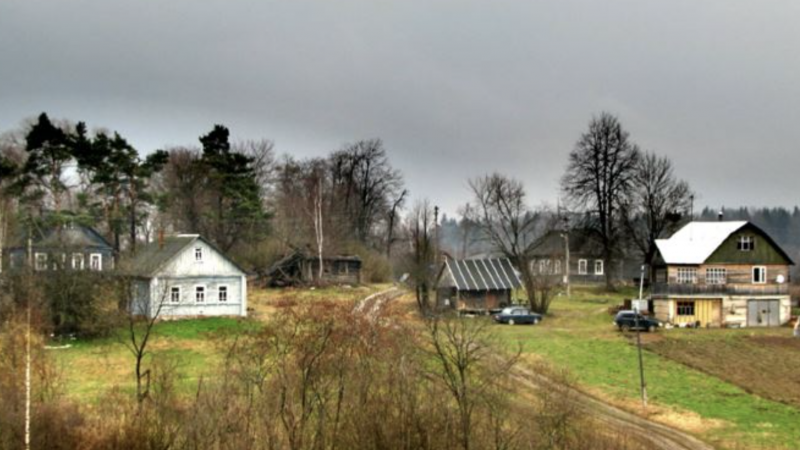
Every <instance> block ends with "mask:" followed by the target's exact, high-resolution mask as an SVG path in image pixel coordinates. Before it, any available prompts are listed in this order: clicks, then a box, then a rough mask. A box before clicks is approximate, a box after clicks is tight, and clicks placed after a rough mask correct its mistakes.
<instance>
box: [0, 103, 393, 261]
mask: <svg viewBox="0 0 800 450" xmlns="http://www.w3.org/2000/svg"><path fill="white" fill-rule="evenodd" d="M407 195H408V191H407V190H406V189H405V186H404V182H403V178H402V175H401V174H400V173H399V171H397V170H396V169H395V168H393V167H392V165H391V163H390V161H389V157H388V154H387V150H386V148H385V146H384V144H383V142H382V141H381V140H380V139H368V140H361V141H357V142H354V143H352V144H346V145H344V146H342V147H341V148H340V149H337V150H334V151H332V152H330V154H329V155H328V156H326V157H319V158H309V159H302V160H301V159H297V158H294V157H292V156H291V155H283V156H279V155H277V154H276V151H275V149H274V145H273V143H272V142H271V141H270V140H268V139H261V140H250V141H234V140H232V139H231V133H230V130H229V129H228V128H227V127H225V126H223V125H215V126H214V127H213V128H212V129H211V130H210V131H209V132H208V133H206V134H203V135H201V136H199V137H198V145H193V146H192V145H190V146H180V147H171V148H165V149H158V150H154V151H152V152H150V153H149V154H147V155H146V156H145V155H144V154H143V153H142V152H140V151H138V150H137V149H136V148H134V147H133V145H131V144H130V142H129V141H128V140H126V139H125V138H124V137H123V136H121V135H120V134H119V133H117V132H109V131H106V130H102V129H100V130H96V131H93V132H90V131H89V129H88V126H87V124H85V123H84V122H78V123H73V122H69V121H65V120H53V119H51V118H50V117H49V116H48V115H47V114H46V113H42V114H41V115H39V116H38V117H37V118H36V119H35V120H32V121H29V122H28V123H25V124H23V125H22V126H21V127H19V128H18V129H15V130H10V131H8V132H6V133H4V134H3V135H2V136H1V137H0V247H2V246H4V245H6V244H7V243H8V241H9V240H10V238H11V236H12V235H14V234H15V233H18V232H19V231H20V230H26V229H31V228H32V229H46V228H50V227H53V226H56V227H57V226H63V225H65V224H67V223H70V222H72V223H76V222H77V223H80V224H85V225H91V226H94V227H95V228H96V229H98V230H99V231H100V232H101V233H102V234H103V235H104V236H105V237H106V238H107V239H108V240H109V242H111V243H112V245H113V247H114V249H115V251H116V253H117V254H118V255H124V254H135V253H136V250H137V247H138V246H139V245H141V244H142V243H143V242H146V241H152V240H154V238H155V235H156V234H157V233H159V232H160V231H163V232H166V233H172V232H184V233H200V234H202V235H204V236H205V237H207V238H208V239H210V240H211V241H212V242H213V243H214V244H215V245H217V246H218V247H219V248H220V249H221V250H223V251H225V252H229V253H230V254H231V255H232V256H233V257H234V258H235V259H237V260H238V261H239V262H240V263H242V264H243V265H245V266H247V267H249V268H251V269H254V270H261V269H263V268H264V267H265V266H267V265H268V264H269V263H270V262H271V261H272V260H274V259H276V258H277V257H278V256H279V255H280V254H283V253H286V252H288V251H292V250H298V249H299V250H313V252H314V253H318V254H320V255H321V254H322V253H337V252H350V253H354V252H355V253H362V254H365V256H367V257H375V258H378V257H383V258H384V259H385V258H386V257H388V256H389V255H391V251H392V248H393V247H395V246H396V245H397V242H398V241H399V240H400V235H401V233H400V228H401V225H402V220H401V219H402V218H401V210H402V208H403V206H404V203H405V202H406V199H407ZM375 265H376V266H383V267H385V266H386V265H387V263H386V262H385V261H384V262H383V263H382V264H380V263H377V264H375ZM386 273H387V271H386V270H384V271H383V275H382V276H384V277H385V276H386ZM378 276H381V275H378Z"/></svg>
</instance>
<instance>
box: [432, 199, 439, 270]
mask: <svg viewBox="0 0 800 450" xmlns="http://www.w3.org/2000/svg"><path fill="white" fill-rule="evenodd" d="M433 260H434V262H435V263H436V264H439V207H438V206H434V207H433Z"/></svg>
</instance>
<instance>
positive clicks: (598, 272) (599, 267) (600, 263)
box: [594, 259, 603, 275]
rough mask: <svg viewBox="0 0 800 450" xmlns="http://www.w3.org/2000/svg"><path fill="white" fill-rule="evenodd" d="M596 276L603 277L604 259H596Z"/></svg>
mask: <svg viewBox="0 0 800 450" xmlns="http://www.w3.org/2000/svg"><path fill="white" fill-rule="evenodd" d="M594 274H595V275H602V274H603V260H602V259H595V260H594Z"/></svg>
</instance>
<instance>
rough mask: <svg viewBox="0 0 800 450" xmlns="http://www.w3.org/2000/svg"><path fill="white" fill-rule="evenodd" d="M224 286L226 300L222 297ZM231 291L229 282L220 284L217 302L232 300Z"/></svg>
mask: <svg viewBox="0 0 800 450" xmlns="http://www.w3.org/2000/svg"><path fill="white" fill-rule="evenodd" d="M222 288H225V300H223V299H222V295H221V294H222ZM230 293H231V290H230V289H229V288H228V285H227V284H220V285H218V286H217V302H218V303H228V300H230Z"/></svg>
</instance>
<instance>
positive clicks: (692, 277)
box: [677, 267, 697, 284]
mask: <svg viewBox="0 0 800 450" xmlns="http://www.w3.org/2000/svg"><path fill="white" fill-rule="evenodd" d="M677 281H678V283H680V284H695V283H697V268H696V267H678V280H677Z"/></svg>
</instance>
